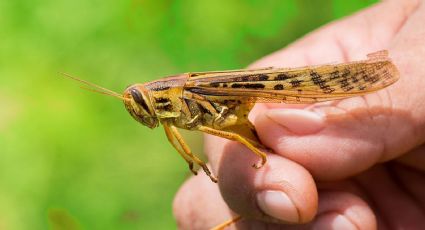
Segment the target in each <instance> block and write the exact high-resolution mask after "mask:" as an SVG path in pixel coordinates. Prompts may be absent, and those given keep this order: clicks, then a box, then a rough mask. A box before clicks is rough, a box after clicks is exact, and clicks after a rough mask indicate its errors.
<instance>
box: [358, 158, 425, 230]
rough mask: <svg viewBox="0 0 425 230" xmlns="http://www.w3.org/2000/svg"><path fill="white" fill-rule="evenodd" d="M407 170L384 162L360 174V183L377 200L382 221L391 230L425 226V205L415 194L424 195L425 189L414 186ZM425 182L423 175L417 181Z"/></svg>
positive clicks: (372, 198)
mask: <svg viewBox="0 0 425 230" xmlns="http://www.w3.org/2000/svg"><path fill="white" fill-rule="evenodd" d="M406 172H407V171H405V169H401V168H400V167H398V166H395V165H387V166H383V165H380V166H376V167H374V168H373V169H371V170H368V171H367V172H366V173H363V174H361V175H359V176H356V181H357V183H358V184H359V186H361V187H362V188H363V189H364V190H365V192H366V193H367V194H368V197H369V199H371V200H373V204H374V207H373V209H374V210H376V212H378V213H379V214H380V215H381V217H382V220H383V222H382V224H383V225H385V226H386V227H387V228H388V229H397V228H400V226H403V227H404V228H406V229H414V228H416V227H417V226H423V225H424V218H423V207H421V205H420V202H419V201H418V200H417V199H416V197H415V195H419V196H421V197H422V196H423V193H422V194H421V193H420V192H421V191H423V189H424V188H423V186H418V185H414V184H413V183H412V182H413V181H408V180H407V181H406V180H404V179H406V178H405V176H407V175H409V174H407V173H406ZM410 175H411V176H413V175H412V174H410ZM417 178H418V177H417V176H416V178H414V177H412V178H411V179H417ZM423 181H424V180H423V178H422V179H420V180H415V183H417V184H420V183H421V182H423ZM400 210H402V212H400Z"/></svg>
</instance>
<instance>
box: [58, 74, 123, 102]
mask: <svg viewBox="0 0 425 230" xmlns="http://www.w3.org/2000/svg"><path fill="white" fill-rule="evenodd" d="M61 74H62V75H64V76H65V77H67V78H70V79H72V80H74V81H78V82H80V83H82V84H84V85H86V86H89V87H93V88H89V87H84V86H80V88H82V89H84V90H88V91H91V92H94V93H99V94H103V95H107V96H112V97H116V98H119V99H121V100H124V101H127V100H128V98H125V97H123V96H122V95H121V94H119V93H116V92H114V91H112V90H110V89H107V88H104V87H101V86H98V85H96V84H94V83H91V82H88V81H85V80H83V79H80V78H77V77H74V76H71V75H69V74H67V73H61Z"/></svg>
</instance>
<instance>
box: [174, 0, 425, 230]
mask: <svg viewBox="0 0 425 230" xmlns="http://www.w3.org/2000/svg"><path fill="white" fill-rule="evenodd" d="M383 49H386V50H388V51H389V54H390V57H391V58H392V60H393V61H394V63H395V64H396V65H397V67H398V69H399V71H400V80H399V81H398V82H396V83H395V84H394V85H392V86H390V87H388V88H386V89H383V90H380V91H378V92H376V93H373V94H369V95H366V96H362V97H355V98H349V99H345V100H341V101H334V102H325V103H317V104H312V105H287V104H258V105H256V107H255V108H254V110H253V111H252V112H251V114H250V118H251V120H252V121H253V123H254V125H255V127H256V129H257V131H258V135H259V137H260V139H261V141H262V143H263V144H264V145H265V146H267V147H268V148H270V150H269V151H270V153H269V154H268V161H267V164H266V165H265V166H264V167H262V168H261V169H253V168H252V167H250V166H251V165H252V164H253V163H254V162H257V161H258V159H257V158H256V156H255V155H254V154H253V153H251V152H250V151H249V150H248V149H247V148H245V147H244V146H242V145H241V144H239V143H236V142H231V141H228V140H225V139H222V138H218V137H212V136H207V137H206V143H205V152H206V154H207V156H208V159H209V162H210V165H211V168H212V170H213V172H214V173H215V175H218V178H219V182H218V184H214V183H211V181H209V179H208V178H207V177H206V176H205V175H203V174H200V175H198V176H196V177H195V176H193V177H191V178H189V179H188V180H187V181H186V182H185V183H184V185H183V186H182V187H181V189H180V190H179V192H178V193H177V195H176V198H175V200H174V215H175V218H176V220H177V223H178V227H179V228H180V229H208V228H209V227H212V226H214V225H217V224H219V223H220V222H223V221H225V220H227V219H229V218H231V217H232V216H235V215H236V214H240V215H241V216H242V217H243V218H242V220H241V221H239V222H238V223H237V224H235V225H233V226H232V227H230V229H232V228H237V229H311V228H313V229H377V228H378V229H401V228H403V229H419V228H423V227H424V226H425V145H424V142H425V2H424V1H422V0H417V1H413V0H387V1H383V2H380V3H378V4H376V5H374V6H372V7H370V8H367V9H365V10H363V11H361V12H358V13H356V14H354V15H352V16H350V17H347V18H344V19H342V20H340V21H336V22H332V23H330V24H328V25H326V26H324V27H323V28H320V29H318V30H317V31H314V32H312V33H310V34H308V35H307V36H305V37H304V38H302V39H300V40H299V41H297V42H295V43H294V44H292V45H290V46H288V47H287V48H284V49H283V50H280V51H277V52H276V53H273V54H271V55H269V56H267V57H265V58H262V59H261V60H259V61H257V62H255V63H254V64H253V65H252V66H250V67H251V68H257V67H269V66H274V67H295V66H305V65H314V64H323V63H333V62H347V61H352V60H360V59H365V55H366V54H368V53H371V52H374V51H378V50H383Z"/></svg>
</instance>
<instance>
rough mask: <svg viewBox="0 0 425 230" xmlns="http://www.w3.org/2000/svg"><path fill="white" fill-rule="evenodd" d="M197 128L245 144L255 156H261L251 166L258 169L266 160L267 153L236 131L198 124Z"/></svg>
mask: <svg viewBox="0 0 425 230" xmlns="http://www.w3.org/2000/svg"><path fill="white" fill-rule="evenodd" d="M198 130H199V131H201V132H205V133H208V134H211V135H214V136H219V137H223V138H226V139H229V140H233V141H237V142H239V143H241V144H243V145H245V146H246V147H247V148H248V149H250V150H251V151H252V152H254V153H255V154H256V155H257V156H259V157H260V158H261V160H260V162H258V163H256V164H253V165H252V167H254V168H256V169H259V168H261V167H263V165H265V164H266V162H267V155H266V154H265V153H263V152H262V151H260V150H259V149H258V148H256V147H255V146H254V145H253V144H251V143H250V142H249V141H248V140H246V139H245V138H243V137H242V136H241V135H239V134H236V133H232V132H228V131H223V130H217V129H213V128H210V127H207V126H199V127H198Z"/></svg>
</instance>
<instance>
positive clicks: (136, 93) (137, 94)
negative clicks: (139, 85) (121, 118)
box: [130, 89, 149, 112]
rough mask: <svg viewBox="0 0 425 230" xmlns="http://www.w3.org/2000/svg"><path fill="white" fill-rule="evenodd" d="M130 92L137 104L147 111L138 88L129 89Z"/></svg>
mask: <svg viewBox="0 0 425 230" xmlns="http://www.w3.org/2000/svg"><path fill="white" fill-rule="evenodd" d="M130 94H131V96H132V97H133V99H134V101H135V102H136V103H137V104H139V105H141V106H142V107H143V109H144V110H145V111H146V112H149V107H148V105H147V104H146V102H145V100H144V99H143V96H142V93H140V91H139V90H137V89H131V90H130Z"/></svg>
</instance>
